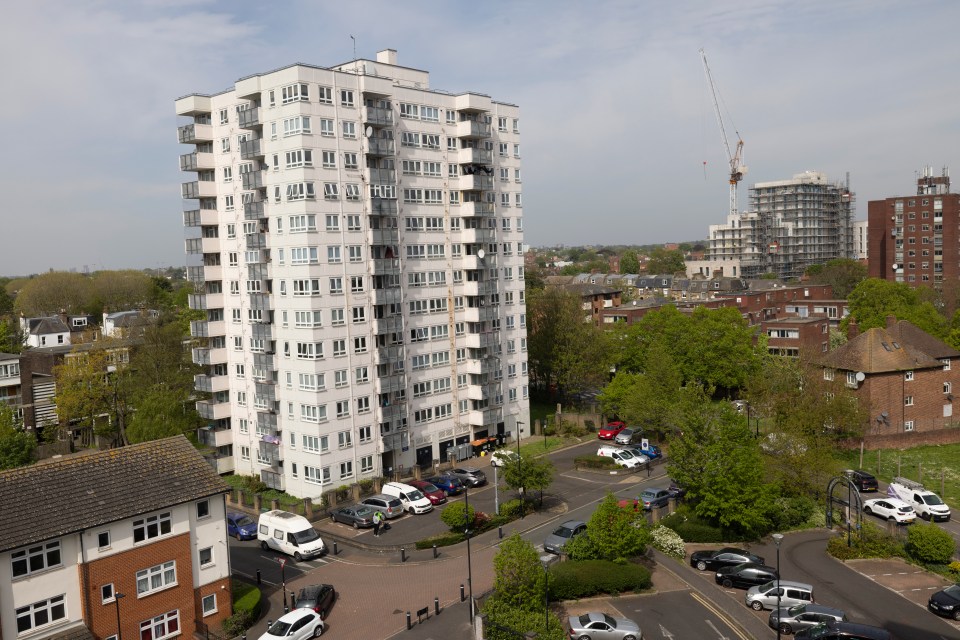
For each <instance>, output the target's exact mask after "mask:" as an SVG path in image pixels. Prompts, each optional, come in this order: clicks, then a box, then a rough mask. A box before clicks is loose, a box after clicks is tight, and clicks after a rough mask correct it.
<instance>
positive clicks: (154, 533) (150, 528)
mask: <svg viewBox="0 0 960 640" xmlns="http://www.w3.org/2000/svg"><path fill="white" fill-rule="evenodd" d="M172 530H173V527H172V525H171V520H170V512H169V511H166V512H164V513H159V514H157V515H155V516H148V517H146V518H141V519H139V520H134V521H133V542H134V543H137V542H143V541H144V540H152V539H153V538H159V537H160V536H164V535H167V534H168V533H170V532H171V531H172Z"/></svg>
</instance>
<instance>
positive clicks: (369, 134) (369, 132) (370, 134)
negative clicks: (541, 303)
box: [364, 127, 373, 138]
mask: <svg viewBox="0 0 960 640" xmlns="http://www.w3.org/2000/svg"><path fill="white" fill-rule="evenodd" d="M364 133H365V134H366V136H367V137H368V138H372V137H373V127H367V128H366V130H365V131H364Z"/></svg>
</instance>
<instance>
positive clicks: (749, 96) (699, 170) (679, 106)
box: [0, 0, 960, 275]
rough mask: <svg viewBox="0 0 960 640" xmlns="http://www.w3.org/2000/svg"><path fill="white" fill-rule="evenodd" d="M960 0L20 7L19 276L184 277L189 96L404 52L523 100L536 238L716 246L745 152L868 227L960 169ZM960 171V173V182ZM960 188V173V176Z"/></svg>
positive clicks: (761, 168) (9, 102)
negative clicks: (816, 174) (819, 185)
mask: <svg viewBox="0 0 960 640" xmlns="http://www.w3.org/2000/svg"><path fill="white" fill-rule="evenodd" d="M958 22H960V3H958V2H954V1H952V0H951V1H942V2H934V1H930V0H915V1H912V2H896V1H887V0H805V1H804V2H796V1H795V0H789V1H781V0H737V2H733V3H730V2H725V3H721V2H716V1H715V0H686V1H680V2H649V1H646V0H642V1H641V0H635V1H628V0H594V1H593V2H589V3H588V2H582V1H580V2H577V1H573V0H549V1H547V0H541V1H539V2H533V1H524V0H517V1H512V2H501V1H499V0H488V1H486V2H482V3H481V2H459V1H455V2H430V3H427V2H420V1H419V0H407V1H406V2H396V1H395V0H391V1H386V2H365V1H363V0H355V1H354V2H333V1H327V2H321V1H319V0H314V1H312V2H310V1H305V0H304V1H300V2H297V1H277V2H252V1H249V0H233V1H231V2H218V1H213V0H210V1H205V0H139V1H138V0H121V1H113V0H102V1H92V0H31V1H29V2H17V3H12V4H11V5H9V6H7V7H6V8H5V10H4V20H3V21H2V23H0V53H2V60H3V64H2V66H0V81H2V86H3V89H4V91H3V94H4V99H3V100H2V101H0V117H2V121H3V122H4V123H5V124H6V127H5V137H6V150H7V151H6V153H4V154H3V159H2V160H0V163H2V164H0V167H2V169H3V170H2V171H0V184H3V186H4V187H5V189H4V192H5V193H6V194H7V196H6V199H5V201H4V207H3V213H2V218H0V220H2V226H0V229H2V231H0V237H2V238H3V240H4V241H3V243H2V247H3V248H2V249H0V275H15V274H30V273H37V272H42V271H46V270H49V269H56V270H61V269H76V270H78V271H81V270H83V269H84V268H87V269H89V270H96V269H118V268H156V267H161V266H164V267H165V266H168V265H173V266H179V265H183V264H184V262H185V257H184V250H183V238H184V234H183V227H182V216H181V212H182V210H183V208H184V207H183V201H182V200H181V198H180V186H179V185H180V183H181V182H186V181H187V180H188V179H189V177H190V176H189V175H187V174H182V173H181V172H180V171H179V169H178V157H179V155H180V154H183V153H187V152H188V151H189V149H188V146H187V145H178V144H177V142H176V127H177V126H178V125H179V124H183V122H182V121H181V120H180V119H178V118H177V116H176V114H175V111H174V100H175V99H176V98H177V97H180V96H182V95H185V94H189V93H215V92H217V91H220V90H224V89H227V88H229V87H232V85H233V83H234V82H235V81H236V80H237V79H239V78H241V77H243V76H247V75H251V74H254V73H258V72H264V71H269V70H271V69H275V68H277V67H282V66H285V65H288V64H291V63H294V62H304V63H310V64H315V65H319V66H333V65H335V64H339V63H342V62H347V61H349V60H352V59H353V57H354V53H353V46H354V41H353V40H351V37H350V36H351V35H352V36H354V38H355V39H356V54H357V56H358V57H360V58H371V59H375V57H376V52H377V51H379V50H381V49H387V48H391V49H396V50H397V51H398V62H399V64H401V65H404V66H409V67H414V68H418V69H423V70H426V71H429V72H430V74H431V86H432V87H433V88H435V89H441V90H445V91H450V92H461V91H476V92H480V93H485V94H488V95H490V96H491V97H492V98H493V99H494V100H498V101H504V102H510V103H514V104H518V105H520V109H521V144H522V150H523V158H522V166H523V192H524V193H523V200H524V207H523V213H524V218H525V221H524V229H525V241H526V242H527V243H528V244H531V245H533V246H548V245H558V244H566V245H583V244H649V243H660V242H672V241H682V240H694V239H699V238H706V237H707V234H708V229H707V226H708V225H709V224H716V223H721V222H724V221H725V217H726V212H727V208H728V186H727V177H728V175H727V174H728V171H729V168H728V162H727V158H726V154H725V151H724V148H723V145H722V141H721V136H720V130H719V128H718V126H717V123H716V117H715V115H714V109H713V103H712V101H711V99H710V94H709V89H708V85H707V81H706V79H705V76H704V71H703V65H702V63H701V59H700V55H699V49H700V48H703V49H704V50H705V51H706V54H707V59H708V62H709V64H710V68H711V71H712V73H713V77H714V80H715V82H716V85H717V88H718V90H719V92H720V96H721V100H722V103H723V107H724V115H725V117H728V118H729V119H728V134H729V137H730V138H731V144H734V143H735V142H734V141H735V134H734V131H738V132H739V134H740V136H741V137H742V139H743V140H744V159H745V163H746V164H747V165H748V166H749V173H748V174H747V175H746V176H745V178H744V181H743V182H742V183H741V188H740V199H739V203H740V207H741V209H742V208H744V207H745V206H746V201H747V188H748V187H749V186H750V185H752V184H753V183H755V182H764V181H769V180H782V179H788V178H790V177H792V176H793V175H794V174H796V173H800V172H802V171H805V170H818V171H822V172H824V173H826V174H827V176H828V177H829V178H830V179H831V180H832V181H844V180H846V175H847V173H848V172H849V175H850V184H851V188H852V189H853V190H854V191H855V192H856V194H857V217H858V218H860V219H864V218H866V203H867V201H868V200H873V199H882V198H886V197H891V196H896V195H907V194H909V193H910V192H911V191H912V190H913V189H914V185H915V175H916V172H917V171H919V170H921V169H922V168H923V167H925V166H928V165H930V166H933V167H935V169H936V171H937V172H938V173H939V171H940V170H941V168H942V167H944V166H946V167H949V166H951V165H957V163H956V160H957V157H956V156H957V154H958V153H960V144H958V143H960V118H958V113H960V110H958V107H957V104H958V102H960V100H958V98H960V95H958V93H960V89H958V86H960V85H958V83H957V63H958V62H960V44H958V41H957V38H956V33H955V31H956V25H957V24H958ZM956 168H957V169H958V170H960V165H958V166H957V167H956ZM958 180H960V178H958Z"/></svg>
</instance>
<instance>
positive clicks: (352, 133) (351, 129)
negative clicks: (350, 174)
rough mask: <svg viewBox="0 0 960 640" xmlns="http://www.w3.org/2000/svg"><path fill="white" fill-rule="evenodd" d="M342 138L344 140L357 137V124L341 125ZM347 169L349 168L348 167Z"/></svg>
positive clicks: (346, 123)
mask: <svg viewBox="0 0 960 640" xmlns="http://www.w3.org/2000/svg"><path fill="white" fill-rule="evenodd" d="M342 124H343V137H344V138H356V137H357V123H356V122H346V121H344V122H343V123H342ZM348 168H349V167H348Z"/></svg>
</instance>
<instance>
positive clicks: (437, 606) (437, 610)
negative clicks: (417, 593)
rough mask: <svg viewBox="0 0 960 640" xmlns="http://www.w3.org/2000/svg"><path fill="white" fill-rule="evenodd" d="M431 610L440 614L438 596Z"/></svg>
mask: <svg viewBox="0 0 960 640" xmlns="http://www.w3.org/2000/svg"><path fill="white" fill-rule="evenodd" d="M433 612H434V613H435V614H436V615H440V598H436V597H435V598H434V599H433ZM244 640H246V638H244Z"/></svg>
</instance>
